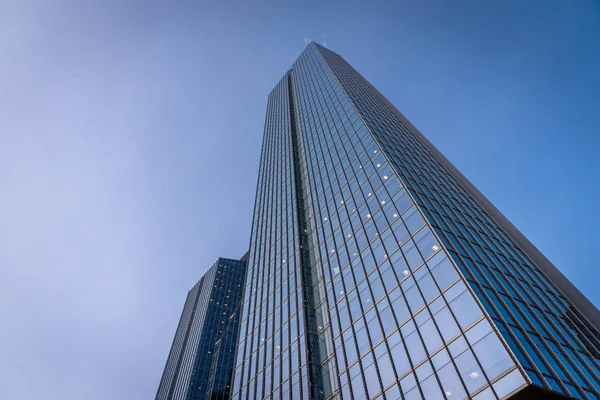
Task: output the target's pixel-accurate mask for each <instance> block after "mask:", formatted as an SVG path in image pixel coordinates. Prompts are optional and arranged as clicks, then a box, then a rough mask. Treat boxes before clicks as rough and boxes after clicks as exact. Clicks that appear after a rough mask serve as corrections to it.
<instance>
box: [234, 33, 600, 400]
mask: <svg viewBox="0 0 600 400" xmlns="http://www.w3.org/2000/svg"><path fill="white" fill-rule="evenodd" d="M599 326H600V316H599V313H598V310H597V309H596V308H595V307H594V306H593V305H592V304H591V303H590V302H589V301H588V300H587V299H585V297H583V296H582V295H581V293H579V292H578V291H577V289H576V288H574V287H573V285H571V284H570V282H568V281H567V280H566V279H565V278H564V277H563V276H562V275H561V274H560V272H559V271H558V270H557V269H556V268H555V267H554V266H553V265H552V264H551V263H550V262H549V261H548V260H547V259H546V258H544V256H543V255H542V254H541V253H540V252H539V251H538V250H537V249H535V247H534V246H533V245H532V244H531V243H530V242H529V241H527V239H526V238H524V237H523V235H522V234H521V233H519V232H518V230H517V229H516V228H515V227H514V226H513V225H511V224H510V222H508V221H507V220H506V218H505V217H504V216H502V214H501V213H500V212H499V211H498V210H497V209H496V208H494V206H493V205H492V204H491V203H490V202H489V201H488V200H486V199H485V197H484V196H483V195H482V194H481V193H480V192H479V191H477V189H475V188H474V187H473V185H471V184H470V183H469V181H468V180H467V179H466V178H465V177H464V176H463V175H462V174H460V172H458V171H457V170H456V168H454V167H453V166H452V164H450V162H449V161H448V160H446V159H445V158H444V157H443V156H442V155H441V154H440V153H439V151H437V150H436V149H435V148H434V147H433V145H431V143H430V142H429V141H427V139H425V138H424V137H423V135H422V134H421V133H420V132H419V131H418V130H417V129H416V128H415V127H414V126H413V125H411V124H410V123H409V122H408V121H407V120H406V118H404V116H402V114H400V112H399V111H398V110H396V109H395V108H394V107H393V106H392V105H391V104H390V103H389V101H387V100H386V99H385V97H383V96H382V95H381V94H380V93H379V92H378V91H377V90H376V89H375V88H374V87H373V86H372V85H370V84H369V82H367V81H366V80H365V79H364V78H363V77H362V76H361V75H360V74H359V73H358V72H356V71H355V70H354V69H353V68H352V67H351V66H350V65H349V64H348V63H347V62H345V61H344V60H343V59H342V58H341V57H340V56H339V55H337V54H335V53H333V52H332V51H330V50H328V49H326V48H323V47H321V46H319V45H317V44H315V43H310V44H309V45H308V47H307V48H306V49H305V50H304V52H303V53H302V54H301V55H300V56H299V58H298V59H297V60H296V61H295V62H294V64H293V66H292V69H291V70H289V71H288V72H287V73H286V74H285V76H284V77H283V78H282V79H281V80H280V81H279V83H278V84H277V85H276V86H275V88H274V89H273V91H272V92H271V93H270V95H269V99H268V104H267V116H266V121H265V131H264V138H263V144H262V155H261V160H260V168H259V177H258V184H257V194H256V201H255V208H254V216H253V224H252V233H251V241H250V251H249V267H248V275H247V280H246V286H245V293H244V297H243V305H242V313H241V325H240V334H239V344H238V352H237V357H236V362H235V365H236V367H235V374H234V384H233V390H232V393H233V399H236V400H238V399H244V400H246V399H263V398H266V399H327V398H341V399H383V398H386V399H400V398H404V399H407V400H408V399H410V400H412V399H420V398H425V399H428V400H429V399H443V398H446V399H451V400H452V399H463V398H475V399H478V400H484V399H496V398H508V397H511V398H521V399H530V398H544V397H545V396H548V395H550V394H554V395H556V396H559V397H564V398H569V397H574V398H578V399H595V398H600V391H599V387H600V334H599V331H598V327H599Z"/></svg>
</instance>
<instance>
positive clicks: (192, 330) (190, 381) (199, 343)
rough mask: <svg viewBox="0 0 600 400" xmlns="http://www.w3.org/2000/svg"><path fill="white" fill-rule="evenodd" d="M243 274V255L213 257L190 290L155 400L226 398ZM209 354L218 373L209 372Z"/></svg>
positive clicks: (212, 370)
mask: <svg viewBox="0 0 600 400" xmlns="http://www.w3.org/2000/svg"><path fill="white" fill-rule="evenodd" d="M246 269H247V261H246V256H244V258H242V260H233V259H227V258H219V259H218V260H217V261H216V262H215V264H214V265H213V266H212V267H211V268H210V269H209V270H208V271H207V272H206V274H205V275H204V276H203V277H202V278H201V279H200V281H198V283H197V284H196V285H194V287H193V288H192V289H191V290H190V292H189V293H188V296H187V299H186V302H185V306H184V308H183V313H182V315H181V319H180V321H179V325H178V327H177V332H176V334H175V339H174V340H173V345H172V346H171V352H170V353H169V357H168V359H167V363H166V366H165V370H164V372H163V376H162V379H161V382H160V385H159V388H158V392H157V395H156V399H157V400H167V399H168V400H183V399H187V400H200V399H212V398H215V399H220V398H223V397H222V396H223V395H224V394H226V395H227V396H228V392H229V390H230V385H231V377H232V368H233V358H234V354H235V349H236V344H237V331H238V327H239V325H238V324H239V316H238V317H236V315H238V312H237V310H238V308H239V305H240V302H241V299H242V295H243V290H244V280H245V277H246ZM217 342H218V343H217ZM216 345H218V346H217V348H216V349H215V347H216ZM215 350H218V354H217V357H218V358H219V360H221V362H220V363H219V364H218V368H214V369H212V368H211V366H212V364H213V357H214V354H215ZM227 366H229V369H228V368H227ZM211 388H212V389H214V390H215V392H214V393H213V392H212V390H211ZM219 396H221V397H219ZM224 398H228V397H224Z"/></svg>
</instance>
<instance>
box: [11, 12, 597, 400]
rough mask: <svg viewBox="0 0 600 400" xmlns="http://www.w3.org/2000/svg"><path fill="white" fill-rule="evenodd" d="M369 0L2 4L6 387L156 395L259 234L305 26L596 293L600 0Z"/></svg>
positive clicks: (28, 391) (77, 394) (41, 393)
mask: <svg viewBox="0 0 600 400" xmlns="http://www.w3.org/2000/svg"><path fill="white" fill-rule="evenodd" d="M250 3H252V5H250ZM361 3H364V2H361ZM361 3H352V2H348V1H344V2H341V3H340V4H336V3H335V2H314V3H313V2H294V3H291V2H290V3H288V2H272V3H268V2H261V1H258V2H239V3H233V2H203V1H172V2H159V1H126V0H118V1H117V0H104V1H95V2H93V1H74V0H73V1H68V0H56V1H52V2H48V1H42V0H37V1H36V0H26V1H16V0H15V1H11V0H9V1H8V2H4V3H3V5H2V13H0V54H2V62H0V182H2V187H1V188H0V191H1V192H0V272H1V274H2V277H1V279H0V326H2V329H1V330H0V359H2V360H3V362H2V364H1V366H0V376H1V377H2V384H0V397H1V398H6V399H34V398H44V399H51V400H53V399H81V398H85V399H90V400H94V399H149V398H153V396H154V394H155V391H156V388H157V386H158V382H159V379H160V375H161V373H162V369H163V367H164V362H165V360H166V357H167V354H168V351H169V347H170V345H171V340H172V338H173V334H174V331H175V328H176V324H177V321H178V318H179V315H180V312H181V307H182V305H183V302H184V300H185V296H186V293H187V291H188V290H189V288H191V286H192V285H193V284H194V283H195V281H196V280H197V279H198V278H199V277H200V276H201V275H202V274H203V273H204V271H205V270H206V269H207V268H208V267H209V266H210V265H211V264H212V263H213V262H214V260H215V259H216V258H217V257H219V256H225V257H240V256H241V255H242V254H243V253H244V252H245V250H246V248H247V246H248V243H249V233H250V224H251V214H252V208H253V202H254V189H255V184H256V177H257V168H258V160H259V155H260V143H261V137H262V129H263V126H262V125H263V119H264V115H265V106H266V99H267V94H268V92H269V91H270V90H271V88H272V87H273V86H274V85H275V83H276V82H277V81H278V80H279V79H280V77H281V76H282V75H283V74H284V73H285V71H286V70H287V69H288V68H289V67H290V66H291V64H292V62H293V60H294V59H295V57H296V56H297V54H298V52H300V51H302V49H303V48H304V46H305V45H306V41H307V40H314V41H317V42H319V43H324V42H325V43H326V44H327V46H328V47H329V48H331V49H332V50H334V51H336V52H338V53H340V54H341V55H342V56H343V57H345V58H346V60H348V61H349V62H350V63H351V64H353V66H354V67H355V68H356V69H357V70H358V71H359V72H361V73H362V74H363V75H364V76H365V77H366V78H367V79H369V80H370V81H371V82H372V83H373V84H374V85H375V86H376V87H377V88H378V89H380V91H382V92H383V94H384V95H386V96H387V97H388V98H389V99H390V100H391V101H392V103H394V104H395V105H396V106H397V107H398V108H399V109H400V110H401V111H402V112H403V113H404V114H405V115H406V116H407V117H408V118H409V119H410V120H411V121H412V122H413V123H414V124H415V125H416V126H417V127H418V128H419V129H420V130H421V131H422V132H423V133H424V134H425V135H426V136H427V137H428V138H429V139H430V140H431V141H432V142H433V143H434V144H435V145H436V146H437V147H438V148H439V149H440V150H441V151H442V152H443V153H444V154H445V155H446V156H447V157H448V158H449V159H450V160H451V161H452V162H453V163H455V165H456V166H457V167H458V168H459V169H460V170H461V171H462V172H463V173H464V174H465V175H466V176H467V177H468V178H469V179H470V180H471V181H472V182H473V183H474V184H475V185H476V186H477V187H478V188H479V189H480V190H481V191H482V192H483V193H484V194H485V195H486V196H487V197H488V198H489V199H490V200H491V201H492V202H493V203H494V204H495V205H496V206H497V207H498V208H499V209H500V210H501V211H503V212H504V213H505V214H506V215H507V216H508V218H509V219H510V220H511V221H512V222H513V223H514V224H515V225H516V226H517V227H518V228H520V229H521V230H522V231H523V233H524V234H525V235H526V236H527V237H529V238H530V240H531V241H532V242H533V243H534V244H536V245H537V246H538V247H539V248H540V249H541V250H542V252H543V253H545V254H546V255H547V256H548V258H549V259H550V260H551V261H553V262H554V263H555V264H556V265H557V266H558V267H559V268H560V269H561V270H562V271H563V272H564V274H565V275H566V276H567V277H568V278H570V279H571V280H572V281H573V282H574V283H575V284H576V285H577V286H578V287H579V288H580V289H581V290H582V291H583V293H584V294H585V295H587V296H588V297H589V298H590V300H592V301H593V302H594V303H595V304H599V303H600V294H599V293H598V291H597V290H596V287H597V282H598V281H600V269H599V268H598V262H597V259H596V256H594V254H595V253H594V252H593V251H594V249H596V248H597V241H598V239H599V235H598V231H597V228H596V227H597V226H598V225H599V224H600V211H599V210H598V207H597V198H598V196H599V195H600V178H599V177H600V158H599V157H598V154H599V147H600V137H599V135H598V133H599V131H598V127H599V126H600V112H598V106H599V105H600V75H599V74H598V73H597V71H600V53H599V52H598V48H600V7H599V6H598V4H597V3H596V2H594V1H592V0H589V1H583V0H582V1H577V2H575V1H573V2H565V1H557V2H554V1H533V0H531V1H527V2H516V1H515V2H481V1H472V2H462V1H452V2H450V1H430V2H427V4H425V2H419V3H418V4H417V2H412V1H410V2H409V1H397V2H387V3H386V2H372V3H369V4H368V5H366V4H362V5H361Z"/></svg>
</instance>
